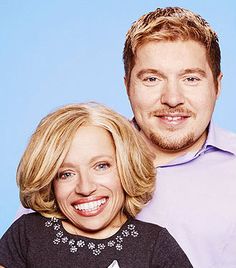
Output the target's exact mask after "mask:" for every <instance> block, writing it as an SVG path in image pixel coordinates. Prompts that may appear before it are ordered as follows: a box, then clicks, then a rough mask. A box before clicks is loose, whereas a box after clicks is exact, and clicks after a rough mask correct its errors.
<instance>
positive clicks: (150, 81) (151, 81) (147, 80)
mask: <svg viewBox="0 0 236 268" xmlns="http://www.w3.org/2000/svg"><path fill="white" fill-rule="evenodd" d="M160 81H161V80H160V79H159V78H158V77H157V76H145V77H144V78H143V80H142V82H143V84H144V85H145V86H147V87H152V86H155V85H157V84H158V82H160Z"/></svg>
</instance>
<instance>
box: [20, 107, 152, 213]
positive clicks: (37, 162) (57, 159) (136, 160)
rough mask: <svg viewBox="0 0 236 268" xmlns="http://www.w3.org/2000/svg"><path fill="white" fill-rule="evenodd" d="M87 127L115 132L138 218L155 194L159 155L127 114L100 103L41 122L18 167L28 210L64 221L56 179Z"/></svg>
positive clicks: (131, 208)
mask: <svg viewBox="0 0 236 268" xmlns="http://www.w3.org/2000/svg"><path fill="white" fill-rule="evenodd" d="M83 125H91V126H97V127H101V128H103V129H105V130H107V131H108V132H109V133H110V134H111V136H112V138H113V141H114V144H115V149H116V162H117V169H118V174H119V177H120V180H121V184H122V186H123V189H124V193H125V203H124V207H123V208H124V211H125V213H126V214H127V215H130V216H132V217H134V216H135V215H136V214H137V213H138V212H139V211H140V210H141V209H142V207H143V206H144V204H146V203H147V202H148V201H149V200H150V199H151V196H152V193H153V190H154V184H155V175H156V174H155V168H154V166H153V155H152V154H151V152H150V151H149V150H148V148H147V147H146V146H145V143H144V141H143V140H142V137H141V136H140V134H139V133H138V132H137V131H136V130H135V129H134V128H133V127H132V125H131V124H130V123H129V122H128V121H127V120H126V119H125V118H124V117H123V116H121V115H119V114H118V113H116V112H114V111H113V110H111V109H109V108H107V107H105V106H103V105H101V104H98V103H94V102H89V103H82V104H70V105H67V106H64V107H61V108H59V109H57V110H56V111H54V112H52V113H50V114H49V115H47V116H46V117H45V118H43V119H42V120H41V122H40V123H39V125H38V127H37V129H36V131H35V132H34V134H33V135H32V137H31V139H30V141H29V144H28V146H27V148H26V150H25V152H24V154H23V156H22V158H21V161H20V163H19V166H18V169H17V183H18V185H19V188H20V199H21V202H22V204H23V206H24V207H26V208H31V209H33V210H35V211H38V212H39V213H41V214H43V215H49V216H57V217H62V218H63V217H64V215H63V214H62V213H61V212H60V210H59V208H58V206H57V202H56V200H55V195H54V190H53V180H54V178H55V177H56V175H57V172H58V169H59V168H60V166H61V165H62V163H63V160H64V159H65V156H66V154H67V152H68V150H69V147H70V144H71V141H72V139H73V137H74V135H75V133H76V131H77V130H78V128H79V127H81V126H83Z"/></svg>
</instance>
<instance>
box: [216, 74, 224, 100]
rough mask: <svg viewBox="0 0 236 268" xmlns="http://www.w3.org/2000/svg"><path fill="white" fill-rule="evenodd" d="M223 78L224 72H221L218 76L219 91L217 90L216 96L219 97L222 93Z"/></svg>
mask: <svg viewBox="0 0 236 268" xmlns="http://www.w3.org/2000/svg"><path fill="white" fill-rule="evenodd" d="M222 78H223V73H220V74H219V75H218V77H217V92H216V96H217V98H218V97H219V96H220V93H221V81H222Z"/></svg>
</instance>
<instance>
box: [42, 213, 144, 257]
mask: <svg viewBox="0 0 236 268" xmlns="http://www.w3.org/2000/svg"><path fill="white" fill-rule="evenodd" d="M45 227H47V228H52V229H53V230H54V232H55V237H54V239H53V240H52V242H53V244H54V245H59V244H60V243H63V244H65V245H68V246H69V251H70V252H71V253H74V254H75V253H77V252H78V251H79V250H89V251H90V252H91V254H93V255H94V256H98V255H100V254H101V253H102V252H103V251H104V250H106V248H114V250H117V251H121V250H122V249H123V243H124V241H125V240H126V239H132V238H136V237H137V236H138V235H139V232H138V231H137V230H136V226H135V225H134V224H128V225H127V228H126V229H123V230H122V231H121V232H120V234H119V235H117V236H116V237H114V239H112V240H109V241H108V242H107V243H106V244H104V243H98V244H95V243H94V242H86V241H84V240H83V239H78V240H75V239H69V238H68V237H67V236H64V233H63V231H62V229H63V228H61V224H60V222H59V220H58V219H57V218H51V219H50V220H47V221H46V222H45Z"/></svg>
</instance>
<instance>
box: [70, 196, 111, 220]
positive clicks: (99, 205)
mask: <svg viewBox="0 0 236 268" xmlns="http://www.w3.org/2000/svg"><path fill="white" fill-rule="evenodd" d="M107 202H108V198H106V197H101V198H99V199H98V198H95V199H92V200H91V199H90V200H88V201H87V202H86V200H85V199H83V200H78V201H77V202H75V203H74V204H73V207H74V209H75V210H76V213H77V214H79V215H81V216H85V217H91V216H96V215H98V214H99V213H101V212H102V211H103V209H104V208H105V206H106V205H107Z"/></svg>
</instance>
